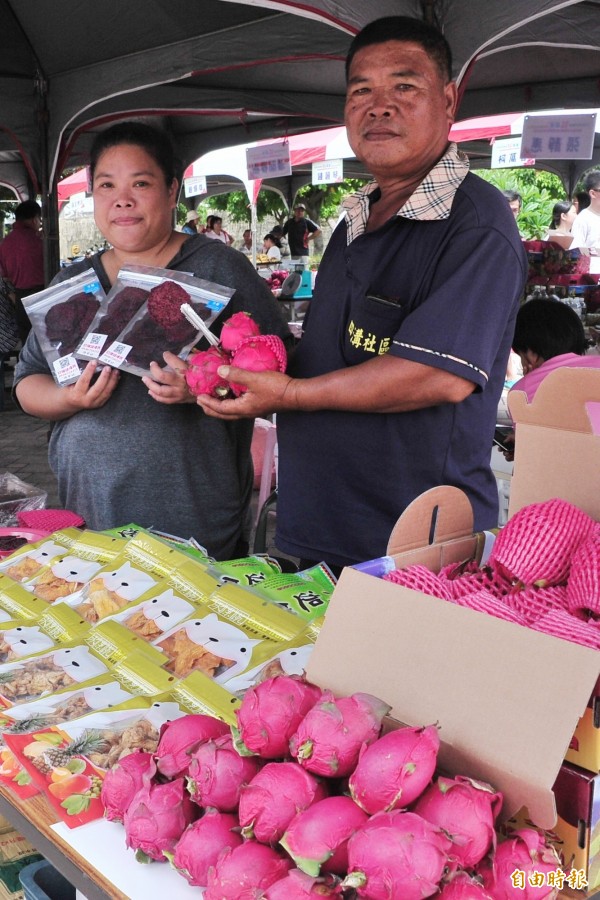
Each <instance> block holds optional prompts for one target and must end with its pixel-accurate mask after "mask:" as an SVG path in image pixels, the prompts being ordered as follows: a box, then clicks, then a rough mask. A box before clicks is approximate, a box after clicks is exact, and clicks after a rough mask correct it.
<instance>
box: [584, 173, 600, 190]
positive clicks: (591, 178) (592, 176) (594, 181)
mask: <svg viewBox="0 0 600 900" xmlns="http://www.w3.org/2000/svg"><path fill="white" fill-rule="evenodd" d="M583 187H584V189H585V190H586V191H588V192H589V191H600V169H592V171H591V172H588V173H587V175H586V176H585V178H584V179H583Z"/></svg>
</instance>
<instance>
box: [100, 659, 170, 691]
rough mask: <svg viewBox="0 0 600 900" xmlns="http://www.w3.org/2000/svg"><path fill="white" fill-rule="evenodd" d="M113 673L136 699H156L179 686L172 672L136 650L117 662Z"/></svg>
mask: <svg viewBox="0 0 600 900" xmlns="http://www.w3.org/2000/svg"><path fill="white" fill-rule="evenodd" d="M111 671H112V672H113V673H114V675H115V676H116V677H117V678H118V679H119V681H120V682H121V684H122V685H123V686H124V687H126V688H127V690H129V691H131V692H132V693H133V694H135V695H136V697H138V696H145V697H156V696H157V695H158V694H165V693H168V692H170V691H172V690H174V688H175V686H176V685H177V678H175V676H174V675H173V674H172V673H171V672H167V671H166V669H163V668H161V667H160V666H159V665H157V664H156V663H155V662H153V661H152V660H151V659H149V658H148V656H147V655H146V654H145V653H143V652H142V651H140V650H134V651H133V652H132V653H130V654H129V656H126V657H125V659H121V660H119V661H118V662H116V663H115V664H114V666H113V667H112V669H111Z"/></svg>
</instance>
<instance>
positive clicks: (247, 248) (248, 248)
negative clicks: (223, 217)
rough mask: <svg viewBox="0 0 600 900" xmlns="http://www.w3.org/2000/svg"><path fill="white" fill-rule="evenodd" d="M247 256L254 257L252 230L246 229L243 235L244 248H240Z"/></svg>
mask: <svg viewBox="0 0 600 900" xmlns="http://www.w3.org/2000/svg"><path fill="white" fill-rule="evenodd" d="M239 249H240V250H241V252H242V253H245V254H246V256H252V230H251V229H250V228H246V230H245V231H244V233H243V235H242V246H241V247H240V248H239Z"/></svg>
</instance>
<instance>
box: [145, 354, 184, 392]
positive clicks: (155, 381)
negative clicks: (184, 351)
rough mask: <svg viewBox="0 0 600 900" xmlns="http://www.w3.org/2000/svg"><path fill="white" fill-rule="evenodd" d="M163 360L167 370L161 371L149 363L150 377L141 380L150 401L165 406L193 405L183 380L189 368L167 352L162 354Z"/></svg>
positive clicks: (154, 364) (153, 363) (152, 363)
mask: <svg viewBox="0 0 600 900" xmlns="http://www.w3.org/2000/svg"><path fill="white" fill-rule="evenodd" d="M163 359H164V361H165V362H166V364H167V366H169V368H168V369H163V368H161V367H160V366H159V365H158V363H155V362H151V363H150V372H151V377H149V376H147V375H145V376H144V377H143V378H142V381H143V382H144V384H145V385H146V387H147V388H148V393H149V394H150V396H151V397H152V399H153V400H156V402H157V403H165V404H173V403H194V400H195V398H194V396H193V395H192V394H191V392H190V390H189V388H188V386H187V382H186V380H185V373H186V370H187V369H188V368H189V366H188V365H187V363H185V362H184V361H183V360H182V359H180V358H179V357H178V356H176V355H175V354H174V353H169V352H168V351H166V352H165V353H163Z"/></svg>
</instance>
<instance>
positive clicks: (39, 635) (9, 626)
mask: <svg viewBox="0 0 600 900" xmlns="http://www.w3.org/2000/svg"><path fill="white" fill-rule="evenodd" d="M55 646H56V641H55V640H54V638H52V637H51V636H50V635H48V634H45V633H44V631H43V630H42V629H41V628H40V625H39V622H34V621H31V620H27V619H22V620H16V621H13V622H5V623H4V624H3V625H2V627H0V663H5V662H12V661H13V660H16V659H21V657H23V656H31V655H32V654H34V653H42V652H43V651H45V650H50V649H51V648H52V647H55Z"/></svg>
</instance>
